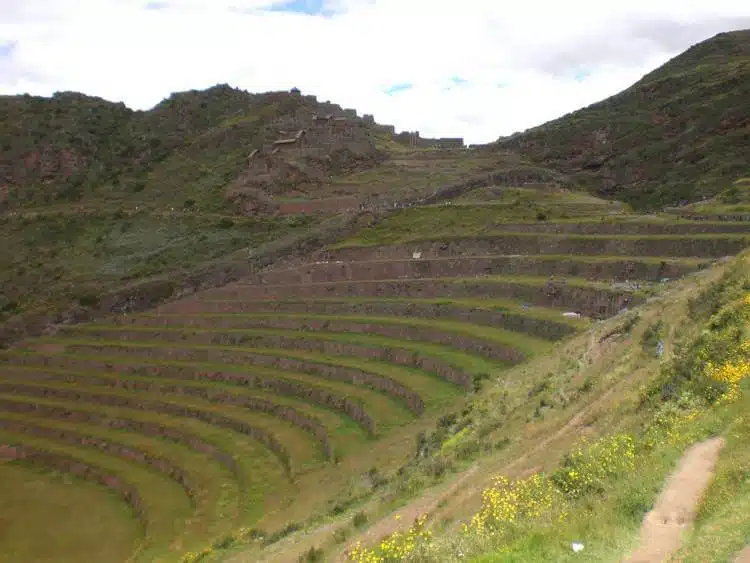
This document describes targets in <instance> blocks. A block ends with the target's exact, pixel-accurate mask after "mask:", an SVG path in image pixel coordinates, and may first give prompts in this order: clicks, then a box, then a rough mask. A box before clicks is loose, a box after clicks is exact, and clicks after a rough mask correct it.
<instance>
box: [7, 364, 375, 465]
mask: <svg viewBox="0 0 750 563" xmlns="http://www.w3.org/2000/svg"><path fill="white" fill-rule="evenodd" d="M4 379H5V380H8V381H10V382H14V379H15V380H16V382H18V381H17V380H18V379H20V380H22V382H23V385H24V387H27V388H30V389H32V390H37V392H38V393H40V394H41V393H43V391H44V390H45V389H55V390H61V391H63V392H65V390H66V389H67V390H70V389H73V390H75V392H80V393H81V394H83V395H87V396H89V397H91V398H95V397H98V398H106V397H112V398H115V399H116V398H123V397H124V398H125V400H128V401H131V402H132V401H135V403H136V404H137V401H144V402H147V401H152V402H153V404H154V405H158V404H161V403H162V402H163V400H164V398H168V399H169V401H168V402H169V403H171V404H173V405H174V404H180V405H181V404H183V403H189V404H190V405H192V406H198V408H201V407H203V406H206V405H210V404H214V405H217V406H216V407H215V408H218V409H220V408H221V407H223V406H226V405H230V406H234V407H239V409H241V410H245V411H250V412H253V413H256V412H257V413H258V414H263V415H267V416H268V418H271V419H273V420H276V421H277V425H279V426H282V425H285V424H290V425H294V426H296V427H299V428H300V429H304V430H306V431H307V432H309V434H307V436H309V437H310V438H309V439H312V440H315V438H317V439H318V441H320V442H321V443H319V444H317V446H318V448H320V449H321V455H322V454H323V452H324V449H325V448H324V444H323V443H322V438H323V437H322V436H318V435H317V434H313V432H314V428H315V427H318V428H320V430H321V431H324V432H325V429H326V428H331V429H337V430H338V433H337V434H338V436H336V435H332V436H331V437H332V438H334V440H333V441H334V445H336V444H338V443H339V441H338V440H335V438H336V437H339V438H340V439H341V443H348V442H349V441H351V440H354V441H360V440H363V439H364V436H363V431H362V429H361V428H359V427H358V426H357V425H356V424H355V423H354V422H353V421H352V420H350V419H349V418H348V417H346V416H345V415H343V414H341V413H333V412H329V411H328V410H326V409H323V408H320V407H316V406H312V405H310V404H308V403H306V402H303V401H298V400H293V399H289V398H287V397H280V396H278V395H273V394H270V393H263V392H259V391H253V392H248V391H245V390H237V389H231V390H230V391H229V392H227V390H226V389H225V387H224V386H223V385H212V384H210V383H205V384H203V383H194V384H184V383H183V382H180V383H179V384H178V385H169V384H167V383H161V382H159V383H154V381H153V380H152V379H150V378H140V379H139V378H137V377H132V376H131V377H127V378H124V377H123V378H117V377H111V376H105V375H99V374H95V375H94V374H87V377H86V379H85V382H86V384H84V383H83V381H81V382H79V381H77V380H76V377H75V376H70V377H64V374H55V373H49V374H47V373H40V374H39V376H38V377H37V378H35V377H33V375H32V374H30V373H28V372H27V373H25V374H23V375H18V376H15V377H14V376H10V377H9V376H7V375H6V376H5V377H4ZM81 379H83V378H81ZM127 382H131V384H136V385H137V384H138V383H141V384H143V386H144V390H138V391H137V392H128V391H129V390H128V391H125V392H122V391H120V390H119V389H118V387H120V386H125V385H126V384H127ZM103 387H111V388H112V389H103ZM126 389H127V387H126ZM136 389H137V387H136ZM175 395H176V396H178V397H180V398H179V399H177V398H175ZM185 396H186V399H185V400H183V398H182V397H185ZM196 396H197V397H200V398H199V399H195V398H194V397H196ZM259 402H261V403H263V404H264V405H263V406H261V407H259V406H257V403H259ZM218 405H221V407H219V406H218ZM266 405H268V406H270V407H273V410H266ZM290 415H291V417H290ZM292 417H296V418H292ZM302 417H305V418H303V419H302V420H300V418H302ZM305 419H306V420H305ZM310 426H312V428H310ZM315 457H317V456H313V458H315Z"/></svg>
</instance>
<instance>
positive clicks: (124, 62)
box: [0, 0, 750, 143]
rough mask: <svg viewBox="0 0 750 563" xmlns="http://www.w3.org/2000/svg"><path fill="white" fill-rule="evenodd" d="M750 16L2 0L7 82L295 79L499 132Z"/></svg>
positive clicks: (313, 0)
mask: <svg viewBox="0 0 750 563" xmlns="http://www.w3.org/2000/svg"><path fill="white" fill-rule="evenodd" d="M743 28H750V1H748V0H708V1H707V0H700V1H694V0H628V1H622V0H565V1H559V0H515V1H513V2H508V1H503V0H458V1H449V0H159V1H156V0H154V1H147V0H0V93H4V94H17V93H25V92H28V93H32V94H41V95H50V94H52V93H53V92H55V91H59V90H75V91H81V92H84V93H86V94H91V95H96V96H101V97H103V98H106V99H109V100H115V101H124V102H125V103H126V104H127V105H128V106H130V107H132V108H136V109H147V108H149V107H152V106H153V105H155V104H156V103H158V102H159V101H160V100H161V99H163V98H164V97H166V96H168V95H169V94H170V93H171V92H173V91H180V90H188V89H192V88H206V87H209V86H212V85H214V84H217V83H229V84H231V85H232V86H236V87H239V88H243V89H245V90H249V91H252V92H261V91H267V90H282V89H289V88H291V87H293V86H297V87H298V88H300V89H301V90H302V92H303V93H305V94H315V95H317V96H318V99H320V100H323V101H325V100H331V101H333V102H336V103H339V104H341V105H342V106H344V107H354V108H356V109H357V110H358V111H359V113H360V114H362V113H374V114H375V118H376V120H377V121H378V122H380V123H392V124H394V125H396V127H397V128H398V129H404V130H406V129H408V130H419V131H420V132H421V133H422V134H423V135H424V136H464V137H465V138H466V140H467V142H475V143H476V142H487V141H491V140H494V139H496V138H497V137H498V136H500V135H508V134H511V133H513V132H514V131H519V130H523V129H526V128H528V127H532V126H534V125H538V124H540V123H543V122H544V121H547V120H549V119H552V118H555V117H558V116H560V115H563V114H565V113H567V112H569V111H572V110H574V109H577V108H579V107H582V106H585V105H587V104H589V103H592V102H594V101H597V100H600V99H602V98H605V97H607V96H609V95H611V94H614V93H616V92H618V91H620V90H622V89H623V88H625V87H627V86H629V85H630V84H632V83H633V82H635V81H636V80H638V79H639V78H640V77H641V76H643V75H644V74H645V73H646V72H648V71H650V70H652V69H654V68H656V67H657V66H659V65H660V64H662V63H664V62H665V61H667V60H668V59H669V58H671V57H673V56H675V55H677V54H678V53H680V52H681V51H683V50H685V49H686V48H687V47H689V46H690V45H692V44H694V43H696V42H698V41H701V40H703V39H707V38H708V37H711V36H712V35H715V34H716V33H719V32H721V31H729V30H732V29H743Z"/></svg>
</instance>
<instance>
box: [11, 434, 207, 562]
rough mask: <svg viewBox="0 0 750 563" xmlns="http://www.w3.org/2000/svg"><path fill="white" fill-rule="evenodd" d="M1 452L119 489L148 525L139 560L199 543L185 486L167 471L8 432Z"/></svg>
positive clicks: (149, 558)
mask: <svg viewBox="0 0 750 563" xmlns="http://www.w3.org/2000/svg"><path fill="white" fill-rule="evenodd" d="M2 445H5V447H3V446H2ZM7 446H11V447H7ZM0 456H1V457H5V458H6V459H14V458H15V459H19V460H22V461H23V462H24V463H26V464H30V465H35V466H41V467H45V468H47V469H54V470H57V471H61V472H63V473H69V474H71V475H75V476H77V477H79V478H82V479H85V480H87V481H91V482H94V483H98V484H100V485H103V486H105V487H107V488H109V489H111V490H113V491H115V492H117V493H118V494H119V495H120V496H121V498H123V500H125V501H126V502H127V503H128V504H129V505H130V506H131V507H132V509H133V511H134V512H135V514H136V515H137V516H138V518H139V519H140V520H141V522H142V523H143V526H144V538H143V540H142V541H141V544H140V546H139V549H138V552H137V556H136V557H134V558H133V559H135V560H136V561H144V562H146V561H154V560H157V559H158V558H159V556H160V555H162V554H163V553H164V552H165V551H166V550H168V549H169V548H170V547H172V548H179V549H182V548H187V549H189V548H191V547H194V546H198V545H200V544H199V542H198V541H196V542H195V543H193V542H194V541H195V540H191V538H190V534H186V532H188V530H187V529H186V528H185V523H186V522H187V520H188V518H189V517H190V514H191V512H192V507H191V503H190V500H189V499H188V498H187V497H186V496H185V495H184V493H183V491H182V488H181V487H180V485H178V484H177V483H175V482H174V481H172V480H171V479H168V478H166V477H165V476H164V475H161V474H159V473H156V472H154V471H149V470H147V469H144V468H142V467H138V466H137V465H134V464H129V463H124V462H122V461H121V460H119V459H116V458H112V457H111V456H108V455H105V454H102V453H100V452H97V451H90V450H81V449H80V448H75V447H72V446H68V445H64V444H59V443H55V442H52V441H49V440H45V439H42V438H37V437H34V436H29V435H27V434H20V433H15V432H8V431H0ZM200 539H202V538H200ZM200 539H199V541H200Z"/></svg>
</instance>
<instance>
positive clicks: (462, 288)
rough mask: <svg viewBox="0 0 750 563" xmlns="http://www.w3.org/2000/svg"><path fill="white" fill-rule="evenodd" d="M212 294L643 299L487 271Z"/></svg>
mask: <svg viewBox="0 0 750 563" xmlns="http://www.w3.org/2000/svg"><path fill="white" fill-rule="evenodd" d="M203 297H204V298H207V299H209V300H210V299H232V300H240V299H244V300H264V301H265V300H269V299H272V298H276V299H281V300H285V299H289V298H297V299H300V298H305V299H311V298H316V299H317V298H319V297H336V298H344V297H370V298H373V297H378V298H383V297H400V298H443V299H446V298H461V299H466V298H469V299H476V298H479V297H487V298H490V299H497V298H502V299H510V300H520V301H524V302H526V303H531V304H533V305H539V306H542V307H554V308H565V309H566V310H568V311H580V312H582V313H583V314H585V315H587V316H609V315H613V314H615V313H617V312H618V311H619V310H620V309H622V308H623V307H624V306H629V305H633V304H636V303H638V302H640V301H642V299H643V296H642V295H641V294H640V293H639V292H634V291H632V290H631V289H629V288H626V287H622V286H619V285H616V284H605V283H601V282H590V281H588V280H585V279H580V278H565V279H564V280H557V281H554V282H552V281H550V279H549V278H546V277H531V276H526V277H522V276H515V277H493V276H486V277H482V278H475V279H465V278H422V279H418V280H375V281H358V282H338V283H336V282H334V283H318V284H303V285H277V286H253V285H243V284H235V285H233V286H225V287H223V288H219V289H216V290H212V291H207V292H205V294H204V295H203Z"/></svg>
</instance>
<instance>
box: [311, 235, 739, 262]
mask: <svg viewBox="0 0 750 563" xmlns="http://www.w3.org/2000/svg"><path fill="white" fill-rule="evenodd" d="M749 244H750V236H748V235H738V234H700V235H653V236H646V235H615V236H612V235H575V234H562V235H552V234H536V233H505V234H502V235H485V236H476V237H457V236H453V237H440V238H439V237H429V238H428V237H425V238H421V239H416V238H415V239H412V240H408V241H403V242H402V243H400V244H394V245H388V246H383V245H380V244H364V243H358V241H356V240H355V241H344V242H342V243H340V244H337V245H334V246H331V247H329V249H328V250H326V251H325V252H322V253H321V256H322V257H324V258H325V259H327V260H342V261H355V260H356V261H364V260H383V259H391V260H393V259H404V258H412V257H413V253H414V252H415V251H418V252H421V253H422V254H421V256H422V258H438V257H447V256H464V257H465V256H488V255H493V254H501V255H509V254H519V255H529V254H553V255H566V254H567V255H581V256H593V255H603V256H655V257H661V256H672V257H675V258H691V257H695V258H718V257H721V256H729V255H733V254H737V253H738V252H740V251H741V250H742V249H744V248H745V247H746V246H748V245H749Z"/></svg>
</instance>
